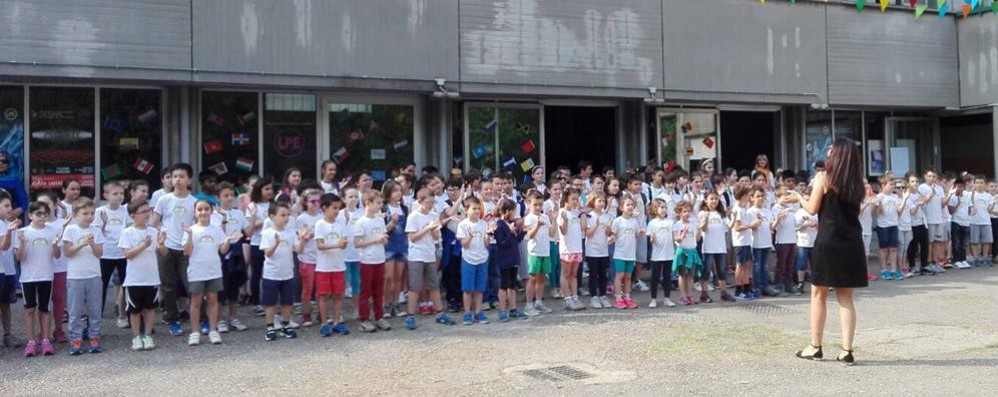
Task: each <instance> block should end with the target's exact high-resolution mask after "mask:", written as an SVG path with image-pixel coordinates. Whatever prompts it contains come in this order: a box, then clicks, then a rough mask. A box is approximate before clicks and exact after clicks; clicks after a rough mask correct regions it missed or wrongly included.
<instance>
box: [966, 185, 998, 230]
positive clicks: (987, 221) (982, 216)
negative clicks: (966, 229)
mask: <svg viewBox="0 0 998 397" xmlns="http://www.w3.org/2000/svg"><path fill="white" fill-rule="evenodd" d="M970 198H971V200H973V202H974V215H973V216H971V217H970V224H971V225H991V212H989V211H988V210H989V209H990V207H991V205H992V204H994V200H995V199H994V197H992V196H991V195H990V194H988V193H973V194H971V197H970Z"/></svg>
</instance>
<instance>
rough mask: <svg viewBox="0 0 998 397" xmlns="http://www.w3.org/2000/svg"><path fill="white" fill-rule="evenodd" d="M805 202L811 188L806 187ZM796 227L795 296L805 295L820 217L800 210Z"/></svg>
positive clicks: (795, 223)
mask: <svg viewBox="0 0 998 397" xmlns="http://www.w3.org/2000/svg"><path fill="white" fill-rule="evenodd" d="M803 193H804V200H807V199H808V197H810V196H811V187H810V186H806V187H804V191H803ZM794 225H795V229H796V231H797V262H796V266H795V267H796V269H797V285H795V286H794V287H795V288H794V295H797V296H800V295H803V294H804V280H805V279H806V276H807V264H808V261H810V260H811V250H812V249H814V240H815V239H816V238H817V237H818V215H817V214H813V215H812V214H811V213H809V212H807V210H805V209H803V208H800V209H798V210H797V213H796V214H794Z"/></svg>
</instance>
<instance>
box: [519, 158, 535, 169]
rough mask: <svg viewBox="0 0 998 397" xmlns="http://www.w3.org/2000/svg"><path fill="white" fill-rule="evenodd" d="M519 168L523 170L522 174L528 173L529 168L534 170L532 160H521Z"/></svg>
mask: <svg viewBox="0 0 998 397" xmlns="http://www.w3.org/2000/svg"><path fill="white" fill-rule="evenodd" d="M520 168H521V169H522V170H523V172H527V171H530V169H531V168H534V159H532V158H528V159H526V160H523V162H522V163H520Z"/></svg>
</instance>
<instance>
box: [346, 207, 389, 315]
mask: <svg viewBox="0 0 998 397" xmlns="http://www.w3.org/2000/svg"><path fill="white" fill-rule="evenodd" d="M382 204H383V201H382V200H381V193H379V192H378V191H376V190H371V191H368V192H366V193H364V216H363V217H361V218H360V219H359V220H357V224H356V225H354V228H353V235H354V246H355V247H357V250H358V251H359V253H360V302H358V303H357V310H358V313H357V319H358V320H360V330H361V331H362V332H374V331H377V330H379V329H380V330H382V331H388V330H390V329H392V327H391V325H389V324H388V321H386V320H385V318H384V317H385V307H384V298H385V296H384V295H385V281H384V280H385V244H388V229H387V228H386V225H385V218H384V217H382V216H380V215H379V214H378V213H379V212H380V211H381V206H382ZM372 302H373V305H374V322H373V323H372V322H371V321H370V318H371V305H372Z"/></svg>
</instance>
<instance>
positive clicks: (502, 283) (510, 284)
mask: <svg viewBox="0 0 998 397" xmlns="http://www.w3.org/2000/svg"><path fill="white" fill-rule="evenodd" d="M517 273H518V271H517V270H516V268H515V267H511V268H509V269H500V270H499V289H515V288H516V278H517V277H516V276H517Z"/></svg>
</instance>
